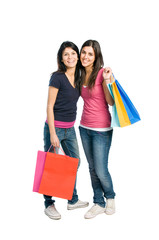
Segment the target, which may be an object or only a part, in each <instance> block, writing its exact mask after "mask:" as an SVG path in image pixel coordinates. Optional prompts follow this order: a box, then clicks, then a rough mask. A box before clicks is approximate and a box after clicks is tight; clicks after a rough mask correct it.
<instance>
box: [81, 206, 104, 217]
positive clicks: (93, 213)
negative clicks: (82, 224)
mask: <svg viewBox="0 0 159 240" xmlns="http://www.w3.org/2000/svg"><path fill="white" fill-rule="evenodd" d="M104 212H105V208H103V207H100V206H99V205H98V204H94V205H93V207H92V208H91V209H90V210H89V211H88V212H87V213H86V214H85V215H84V218H86V219H90V218H94V217H96V216H97V215H98V214H101V213H104Z"/></svg>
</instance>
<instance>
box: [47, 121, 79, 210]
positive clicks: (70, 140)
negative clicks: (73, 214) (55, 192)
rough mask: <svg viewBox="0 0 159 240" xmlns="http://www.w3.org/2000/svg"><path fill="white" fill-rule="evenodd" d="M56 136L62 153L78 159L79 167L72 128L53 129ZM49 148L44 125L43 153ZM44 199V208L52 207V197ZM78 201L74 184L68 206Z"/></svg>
mask: <svg viewBox="0 0 159 240" xmlns="http://www.w3.org/2000/svg"><path fill="white" fill-rule="evenodd" d="M55 130H56V134H57V136H58V139H59V141H60V144H61V146H62V148H63V151H64V152H65V154H66V155H68V156H70V157H74V158H78V159H79V164H78V167H79V165H80V156H79V149H78V143H77V138H76V133H75V129H74V127H72V128H55ZM50 146H51V142H50V131H49V126H48V124H47V123H45V126H44V151H45V152H47V151H48V149H49V148H50ZM50 152H53V147H52V148H51V149H50ZM44 199H45V202H44V204H45V207H46V208H47V207H48V206H50V205H52V204H53V203H54V202H55V200H53V199H52V196H47V195H44ZM77 201H78V195H77V190H76V182H75V186H74V191H73V196H72V199H71V200H68V203H69V204H75V203H76V202H77Z"/></svg>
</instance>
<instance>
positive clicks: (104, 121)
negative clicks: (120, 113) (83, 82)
mask: <svg viewBox="0 0 159 240" xmlns="http://www.w3.org/2000/svg"><path fill="white" fill-rule="evenodd" d="M103 71H104V69H103V68H102V69H100V70H99V72H98V74H97V78H96V80H95V85H94V87H93V88H92V90H89V89H88V87H85V86H82V91H81V96H82V98H83V100H84V108H83V113H82V118H81V122H80V123H81V125H83V126H86V127H91V128H108V127H110V125H111V115H110V112H109V107H108V104H107V102H106V99H105V95H104V90H103V86H102V82H103V76H102V73H103Z"/></svg>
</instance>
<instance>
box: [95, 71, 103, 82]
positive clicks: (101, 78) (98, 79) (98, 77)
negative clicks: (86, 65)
mask: <svg viewBox="0 0 159 240" xmlns="http://www.w3.org/2000/svg"><path fill="white" fill-rule="evenodd" d="M103 71H104V68H101V69H100V70H99V71H98V73H97V77H96V83H97V84H99V83H102V82H103Z"/></svg>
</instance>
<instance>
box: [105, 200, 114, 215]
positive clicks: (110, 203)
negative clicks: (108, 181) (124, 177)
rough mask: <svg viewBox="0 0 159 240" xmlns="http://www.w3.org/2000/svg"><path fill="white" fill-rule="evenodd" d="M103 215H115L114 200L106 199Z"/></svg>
mask: <svg viewBox="0 0 159 240" xmlns="http://www.w3.org/2000/svg"><path fill="white" fill-rule="evenodd" d="M105 213H106V214H108V215H112V214H114V213H115V200H114V199H107V202H106V210H105Z"/></svg>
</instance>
